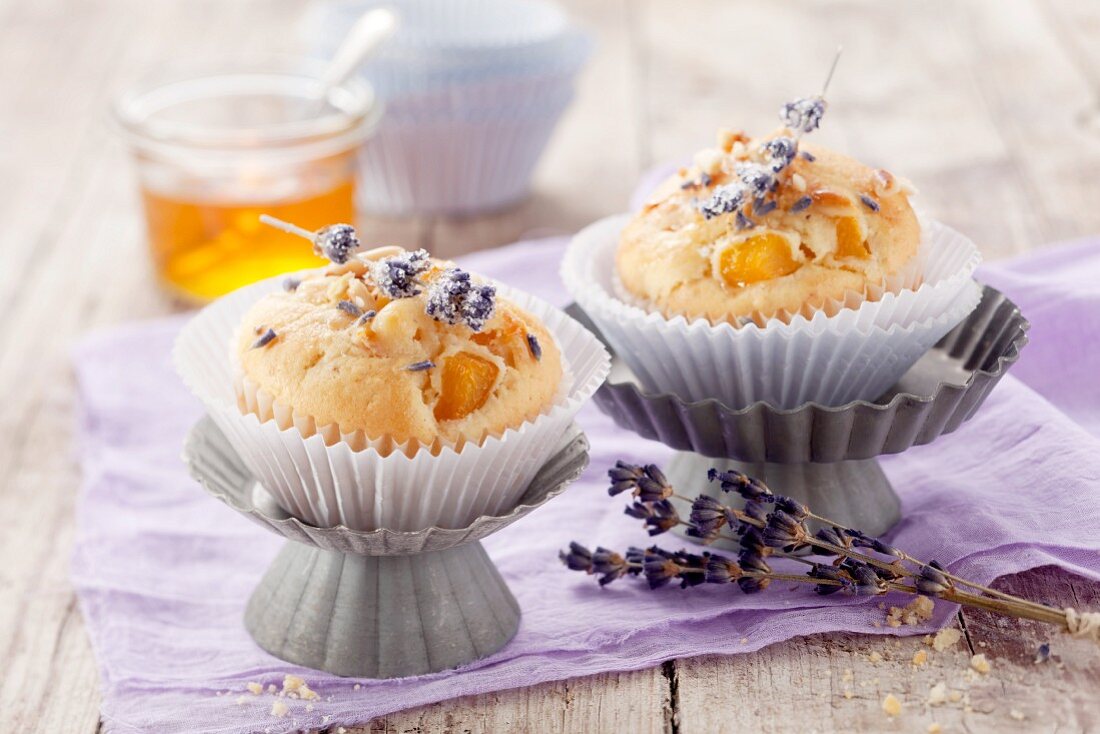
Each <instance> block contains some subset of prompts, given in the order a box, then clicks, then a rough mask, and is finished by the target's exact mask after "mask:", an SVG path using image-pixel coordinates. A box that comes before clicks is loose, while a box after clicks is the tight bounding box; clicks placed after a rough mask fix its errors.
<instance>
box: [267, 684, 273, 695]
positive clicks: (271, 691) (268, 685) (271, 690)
mask: <svg viewBox="0 0 1100 734" xmlns="http://www.w3.org/2000/svg"><path fill="white" fill-rule="evenodd" d="M267 692H268V693H274V692H275V684H274V683H268V684H267Z"/></svg>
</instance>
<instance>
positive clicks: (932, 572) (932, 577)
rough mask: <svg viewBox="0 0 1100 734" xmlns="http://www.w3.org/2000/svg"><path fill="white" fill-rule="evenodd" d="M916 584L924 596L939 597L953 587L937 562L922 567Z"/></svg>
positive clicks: (918, 590)
mask: <svg viewBox="0 0 1100 734" xmlns="http://www.w3.org/2000/svg"><path fill="white" fill-rule="evenodd" d="M915 584H916V587H917V592H918V593H920V594H923V595H924V596H939V595H940V594H942V593H943V592H945V591H947V589H948V588H950V586H951V582H950V581H949V580H948V578H947V576H945V575H944V574H943V566H941V565H940V564H938V563H936V562H935V561H932V562H931V563H928V564H926V565H924V566H921V568H920V574H919V575H918V576H917V578H916V580H915Z"/></svg>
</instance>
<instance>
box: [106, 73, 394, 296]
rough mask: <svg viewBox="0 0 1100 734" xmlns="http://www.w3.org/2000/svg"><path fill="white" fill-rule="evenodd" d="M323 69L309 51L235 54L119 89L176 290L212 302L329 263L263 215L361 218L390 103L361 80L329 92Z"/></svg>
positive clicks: (152, 236)
mask: <svg viewBox="0 0 1100 734" xmlns="http://www.w3.org/2000/svg"><path fill="white" fill-rule="evenodd" d="M322 72H323V67H322V66H320V65H319V64H315V63H312V62H307V61H289V60H269V61H265V62H260V63H256V62H251V63H247V64H245V63H237V64H225V65H219V67H217V68H216V70H211V71H205V72H204V71H197V72H191V73H187V74H175V75H172V76H168V77H162V78H160V79H154V80H151V81H150V82H147V83H145V84H141V85H138V86H137V87H135V88H133V89H132V90H130V91H129V92H127V93H126V94H124V95H122V96H121V97H120V98H119V99H118V101H117V103H116V105H115V116H116V119H117V121H118V122H119V124H120V125H121V127H122V129H123V130H124V131H125V133H126V138H127V140H128V142H129V144H130V148H131V150H132V153H133V157H134V161H135V165H136V170H137V178H138V183H139V186H140V189H141V199H142V203H143V205H144V209H145V219H146V224H147V231H148V239H149V248H150V252H151V255H152V259H153V262H154V265H155V268H156V272H157V274H158V275H159V276H160V278H161V279H162V280H163V281H164V283H166V284H167V285H168V286H169V287H170V288H171V289H172V290H174V291H176V292H177V293H180V294H183V295H184V296H186V297H188V298H190V299H192V300H198V301H205V300H209V299H212V298H216V297H217V296H220V295H223V294H225V293H228V292H230V291H232V290H235V289H236V288H239V287H240V286H242V285H246V284H248V283H251V282H254V281H256V280H260V279H262V278H266V277H270V276H274V275H278V274H280V273H285V272H289V271H294V270H301V269H304V268H310V267H315V266H317V265H319V264H321V263H322V262H323V261H322V260H321V259H320V258H318V257H317V256H315V255H314V254H313V252H312V247H311V244H310V243H309V242H308V241H306V240H304V239H302V238H300V237H295V236H294V235H290V234H287V233H285V232H282V231H279V230H277V229H273V228H271V227H268V226H266V225H263V224H261V223H260V221H259V217H260V215H261V214H270V215H272V216H274V217H277V218H279V219H283V220H285V221H288V222H292V223H294V224H297V225H298V226H300V227H304V228H305V229H308V230H315V229H319V228H320V227H323V226H325V225H328V224H333V223H336V222H348V223H353V224H354V222H355V203H354V202H355V187H356V179H355V177H356V156H357V154H358V151H359V148H360V146H361V145H362V144H363V142H364V141H365V140H366V139H367V137H368V136H369V135H370V134H371V133H372V132H373V130H374V128H375V127H376V125H377V122H378V119H379V117H380V116H381V105H380V104H379V103H377V102H376V100H375V97H374V94H373V92H372V90H371V88H370V86H369V85H368V84H367V83H366V82H363V81H361V80H350V81H348V82H345V83H344V84H343V85H341V86H339V87H337V88H336V89H334V90H332V92H331V93H330V94H329V95H328V97H327V98H326V99H323V100H322V99H321V98H320V88H321V83H320V79H321V74H322Z"/></svg>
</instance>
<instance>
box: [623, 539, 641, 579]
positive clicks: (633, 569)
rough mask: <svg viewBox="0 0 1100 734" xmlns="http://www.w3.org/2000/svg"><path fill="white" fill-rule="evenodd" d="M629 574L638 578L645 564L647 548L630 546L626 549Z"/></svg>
mask: <svg viewBox="0 0 1100 734" xmlns="http://www.w3.org/2000/svg"><path fill="white" fill-rule="evenodd" d="M626 562H627V573H629V574H632V575H634V576H637V575H638V574H640V573H642V565H643V564H644V563H645V548H638V547H636V546H630V547H629V548H627V549H626Z"/></svg>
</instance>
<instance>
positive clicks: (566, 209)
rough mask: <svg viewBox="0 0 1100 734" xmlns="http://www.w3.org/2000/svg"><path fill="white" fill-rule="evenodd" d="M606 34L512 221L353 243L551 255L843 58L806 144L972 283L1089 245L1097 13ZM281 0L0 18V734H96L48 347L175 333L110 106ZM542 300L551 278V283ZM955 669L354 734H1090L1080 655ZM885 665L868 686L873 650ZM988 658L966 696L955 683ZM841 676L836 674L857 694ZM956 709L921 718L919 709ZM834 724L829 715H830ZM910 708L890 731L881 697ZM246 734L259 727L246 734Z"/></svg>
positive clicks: (668, 692)
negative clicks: (1045, 251) (550, 239)
mask: <svg viewBox="0 0 1100 734" xmlns="http://www.w3.org/2000/svg"><path fill="white" fill-rule="evenodd" d="M565 4H566V5H567V6H568V8H569V10H570V12H571V13H572V14H573V15H574V16H575V17H576V18H577V19H578V20H579V21H580V22H581V23H583V24H585V25H587V26H588V27H589V28H591V29H592V30H593V31H595V32H596V33H597V34H598V36H599V45H598V49H597V52H596V55H595V57H594V58H593V60H592V62H591V64H590V65H589V68H588V69H587V70H586V72H585V74H584V76H583V78H582V79H581V81H580V84H579V86H578V93H577V100H576V103H575V104H574V106H573V107H572V108H571V109H570V111H569V112H568V113H567V115H566V117H565V119H564V120H563V121H562V124H561V125H560V127H559V129H558V130H557V132H556V134H555V136H554V138H553V140H552V141H551V145H550V148H549V150H548V151H547V154H546V156H545V159H544V160H543V162H542V164H541V166H540V168H539V170H538V173H537V175H536V179H535V184H534V191H533V195H532V197H531V198H530V199H529V200H528V201H527V202H525V203H524V204H522V205H520V206H518V207H515V208H513V209H510V210H508V211H503V212H499V213H495V214H491V215H487V216H479V217H473V218H467V219H462V220H449V219H422V220H386V219H380V218H372V217H365V218H364V220H363V222H362V224H363V226H364V229H365V230H366V231H367V232H368V233H369V236H370V237H371V238H372V239H378V240H384V241H388V242H393V243H395V244H403V245H415V246H424V247H428V248H430V249H433V250H434V251H436V252H437V253H439V254H441V255H443V256H453V255H457V254H460V253H462V252H467V251H470V250H472V249H477V248H481V247H488V246H494V245H499V244H502V243H505V242H509V241H512V240H515V239H518V238H521V237H527V236H534V235H540V234H554V233H567V232H570V231H573V230H575V229H576V228H578V227H580V226H582V225H584V224H586V223H587V222H589V221H591V220H593V219H596V218H598V217H600V216H603V215H606V214H609V213H613V212H615V211H619V210H622V209H623V208H624V207H625V206H626V201H627V198H628V196H629V193H630V191H631V190H632V188H633V186H634V183H635V181H636V180H637V178H638V176H639V174H640V173H641V172H642V171H644V170H645V169H646V168H647V167H649V166H651V165H653V164H655V163H658V162H662V161H666V160H674V159H677V158H679V157H682V156H686V155H688V154H690V152H691V151H692V150H694V149H696V148H698V147H700V146H702V145H706V144H709V142H710V140H711V139H712V136H713V134H714V130H715V129H716V128H717V127H719V126H720V125H731V126H739V127H745V128H748V129H751V130H767V129H769V128H770V127H771V126H772V125H773V124H774V123H775V117H774V115H775V110H776V108H777V107H778V105H779V104H780V103H782V102H783V101H784V100H785V99H787V98H788V97H789V96H791V95H792V94H803V93H808V92H813V91H815V90H816V88H817V86H818V85H819V84H820V79H821V75H822V73H823V71H824V67H825V65H826V64H827V62H828V59H829V58H830V56H831V54H832V51H833V49H834V48H835V47H836V45H837V44H838V43H842V44H843V45H844V47H845V55H844V59H843V61H842V65H841V68H840V71H839V73H838V76H837V79H836V81H835V82H834V86H833V88H832V90H831V92H830V99H831V103H832V107H831V109H830V112H829V116H828V118H827V121H826V125H825V128H824V129H823V130H822V131H821V140H822V142H825V143H827V144H832V145H836V146H838V147H841V148H843V149H846V150H848V151H850V152H851V153H852V154H854V155H856V156H858V157H861V158H864V159H866V160H868V161H870V162H873V163H875V164H878V165H884V166H887V167H889V168H891V169H893V170H895V171H897V172H900V173H904V174H905V175H907V176H908V177H909V178H911V179H913V180H914V182H915V183H916V184H917V185H918V187H919V188H920V189H921V191H922V194H923V196H922V203H923V206H924V207H925V208H926V209H927V210H928V211H929V212H930V213H932V214H933V215H935V216H937V217H939V218H941V219H943V220H944V221H946V222H947V223H948V224H951V225H953V226H955V227H957V228H958V229H960V230H963V231H965V232H967V233H968V234H970V235H971V236H972V237H973V238H974V239H975V240H976V241H977V242H979V244H980V246H981V247H982V249H983V252H984V253H985V255H986V256H987V257H990V258H993V257H999V256H1003V255H1008V254H1012V253H1017V252H1022V251H1024V250H1027V249H1030V248H1033V247H1036V246H1039V245H1041V244H1044V243H1046V242H1048V241H1051V240H1054V239H1060V238H1068V237H1075V236H1080V235H1084V234H1089V233H1095V232H1096V231H1098V230H1100V207H1097V206H1096V195H1095V187H1094V186H1093V185H1092V184H1091V180H1090V174H1091V173H1092V172H1093V171H1095V170H1097V169H1098V168H1100V45H1098V44H1097V43H1096V40H1095V39H1096V38H1097V36H1098V34H1100V7H1097V6H1096V5H1095V4H1091V3H1082V2H1078V1H1077V0H1017V1H1016V2H1013V3H991V2H984V1H983V0H966V1H965V2H949V1H948V0H928V1H921V2H917V0H900V1H896V2H891V3H873V2H869V1H867V0H827V1H826V2H812V1H811V0H799V1H798V2H788V3H760V2H750V1H748V0H681V1H680V2H677V3H669V2H662V1H661V0H601V1H600V2H591V1H589V2H584V1H582V0H568V2H566V3H565ZM305 7H306V4H305V2H303V1H301V0H274V1H264V0H236V1H235V2H231V3H226V2H220V1H218V0H191V1H190V2H187V3H169V2H155V3H154V2H144V1H142V0H89V1H88V2H72V1H66V0H35V2H27V1H25V0H24V1H22V2H20V1H19V0H0V69H3V70H4V72H3V73H2V74H0V100H2V101H3V104H2V105H0V130H3V138H2V141H3V142H2V143H0V182H2V183H0V187H2V190H3V196H0V222H3V227H2V228H0V258H2V259H0V263H2V265H0V312H2V313H4V318H3V319H0V394H2V395H3V396H4V403H3V407H2V408H0V431H2V432H3V435H4V436H6V440H5V441H2V442H0V476H2V477H4V479H3V481H2V482H0V516H3V517H6V518H15V519H16V520H15V522H14V523H9V525H8V527H7V531H6V532H5V533H4V534H2V535H0V557H2V558H4V559H5V561H6V562H5V563H3V564H0V661H2V662H3V664H4V666H3V667H4V675H3V676H0V731H13V732H15V731H18V732H24V731H43V732H74V733H78V734H91V733H92V732H95V731H96V730H97V725H98V713H97V712H98V704H99V697H98V692H97V676H96V672H95V663H94V659H93V657H92V652H91V649H90V647H89V645H88V642H87V637H86V634H85V632H84V630H83V627H82V622H81V619H80V615H79V611H78V609H77V606H76V603H75V598H74V596H73V593H72V589H71V587H70V585H69V582H68V556H69V552H70V549H71V546H72V540H73V532H74V531H73V527H74V526H73V521H72V517H73V513H74V511H75V509H74V496H75V489H76V487H77V484H78V481H79V476H78V472H77V470H76V467H75V464H74V462H73V460H72V458H71V454H70V453H69V452H68V450H67V447H68V446H69V444H70V439H71V437H72V425H73V421H74V419H75V416H74V414H73V406H74V386H73V384H72V379H71V376H70V373H69V367H68V350H69V348H70V347H71V345H72V344H73V342H74V340H75V339H77V338H78V337H79V335H80V334H82V333H84V332H86V331H88V330H89V329H92V328H95V327H99V326H103V325H109V324H113V323H118V322H122V321H127V320H132V319H137V318H148V317H152V316H156V315H159V314H163V313H168V312H170V311H173V310H175V309H177V308H178V307H177V306H176V305H175V304H174V303H173V302H172V300H171V299H170V298H169V297H167V296H165V295H164V294H163V293H162V292H161V291H160V290H159V289H158V288H157V287H156V285H155V281H154V279H153V278H152V276H151V273H150V272H149V268H148V265H147V260H146V258H145V257H144V244H143V241H142V231H141V219H140V216H139V213H138V211H137V208H136V201H135V196H134V187H133V182H132V179H131V177H130V171H129V168H128V161H127V160H126V151H125V150H124V147H123V146H122V144H121V143H120V141H119V140H118V139H117V138H116V137H115V135H114V134H113V131H112V130H111V128H110V126H109V124H108V122H107V116H106V109H105V108H106V103H107V100H108V99H109V98H110V96H111V95H112V94H113V93H115V92H117V91H118V90H120V89H121V88H123V87H124V86H125V85H126V84H127V83H129V82H131V81H133V80H134V79H135V78H136V77H138V76H140V75H141V74H142V73H144V72H148V71H151V70H152V69H154V68H155V67H156V66H157V65H158V64H159V63H160V62H161V61H163V60H166V59H173V58H185V57H189V56H190V57H193V58H203V57H209V56H215V55H219V54H221V53H223V52H225V51H227V50H230V49H233V50H238V51H243V52H248V51H252V52H267V51H280V50H292V49H293V48H294V46H295V39H296V36H295V32H294V29H295V27H296V23H297V21H298V18H299V17H300V14H301V13H302V12H303V10H304V9H305ZM548 277H551V275H550V274H548ZM1001 584H1002V586H1003V587H1004V588H1005V589H1008V590H1013V591H1016V592H1018V593H1022V594H1024V595H1030V596H1041V597H1043V598H1046V599H1050V600H1052V601H1055V602H1056V603H1072V604H1075V605H1079V606H1083V607H1090V606H1091V607H1093V608H1096V607H1098V606H1100V585H1098V584H1092V583H1086V582H1083V581H1081V580H1080V579H1077V578H1074V577H1072V576H1070V575H1068V574H1065V573H1054V574H1052V573H1050V572H1032V573H1028V574H1023V575H1021V576H1018V577H1015V578H1012V579H1007V580H1003V581H1002V582H1001ZM958 624H960V625H962V626H963V627H964V628H965V632H966V636H965V638H964V640H963V641H962V642H960V643H959V646H958V647H957V648H956V649H954V650H950V651H946V652H944V653H932V659H931V662H930V663H929V664H928V665H926V666H923V667H914V666H912V665H911V664H910V662H909V661H910V660H911V659H912V656H913V654H914V653H915V652H916V651H917V650H920V649H926V648H925V647H924V645H923V643H922V642H921V641H920V640H919V639H901V640H893V639H882V638H873V637H864V636H855V635H817V636H812V637H805V638H796V639H794V640H790V641H788V642H785V643H782V644H778V645H773V646H771V647H769V648H765V649H764V650H761V651H758V652H756V653H752V654H747V655H738V656H731V657H700V658H692V659H686V660H679V661H671V662H669V663H666V664H665V665H663V666H661V667H659V668H654V669H652V670H644V671H638V672H633V673H608V674H602V675H596V676H590V677H586V678H579V679H575V680H570V681H561V682H557V683H550V684H546V685H539V686H533V687H531V688H528V689H521V690H513V691H503V692H499V693H494V694H486V695H482V696H473V697H468V698H462V699H456V700H453V701H446V702H442V703H439V704H435V705H432V706H425V707H421V708H418V709H414V710H410V711H404V712H401V713H397V714H393V715H390V716H386V717H382V718H380V719H378V720H376V721H375V722H373V723H372V724H371V725H370V726H369V727H366V728H364V729H362V730H361V731H385V732H406V731H418V732H421V731H423V732H427V731H470V732H475V731H531V732H535V731H548V730H557V731H585V732H589V731H591V732H596V731H608V732H623V731H640V732H653V731H667V732H683V733H685V734H686V733H688V732H711V731H743V730H754V731H762V732H772V731H775V732H781V731H790V730H800V731H821V732H830V731H852V730H866V731H907V732H909V731H911V732H924V731H926V729H927V727H928V725H929V724H930V723H932V722H938V723H940V724H942V725H943V727H944V729H945V731H966V730H969V731H990V730H997V731H1010V732H1011V731H1021V732H1023V731H1059V732H1066V731H1068V732H1074V731H1081V732H1084V731H1089V730H1092V729H1095V728H1096V727H1097V726H1100V724H1098V719H1100V701H1098V700H1097V697H1096V696H1095V694H1094V691H1095V690H1097V686H1098V684H1100V663H1097V657H1096V655H1095V651H1093V650H1090V649H1089V648H1088V647H1087V646H1085V645H1084V643H1078V642H1073V641H1069V640H1066V639H1065V638H1061V637H1059V638H1056V639H1054V640H1051V642H1052V645H1053V650H1054V656H1053V657H1052V659H1051V661H1049V662H1048V663H1045V664H1041V665H1036V664H1034V663H1033V662H1032V660H1033V657H1034V651H1035V648H1036V647H1037V646H1038V645H1039V644H1040V643H1041V642H1042V641H1045V640H1047V639H1048V631H1047V630H1046V629H1044V628H1042V627H1041V626H1038V625H1034V624H1030V623H1016V622H1011V621H1006V620H1003V619H999V618H993V617H990V616H989V615H985V614H981V613H969V612H967V613H965V614H962V615H960V616H959V617H958ZM875 652H877V653H878V654H879V655H881V656H883V658H884V660H883V661H882V662H872V660H871V656H872V653H875ZM974 652H983V653H985V654H987V655H989V657H990V658H991V659H992V660H993V671H992V672H991V673H990V675H989V676H988V677H978V678H976V679H975V680H968V679H967V674H966V673H965V670H966V664H967V661H968V660H969V656H970V655H971V654H972V653H974ZM846 671H851V674H850V676H849V674H848V673H847V672H846ZM940 681H946V682H947V683H948V684H949V685H951V686H952V687H956V686H957V687H958V688H959V689H960V690H962V689H966V691H967V694H968V696H969V699H968V700H969V706H970V709H971V710H969V711H968V710H966V706H965V705H964V704H962V703H960V704H957V705H952V704H946V705H944V706H937V707H931V708H930V707H927V706H926V705H925V704H924V702H925V701H926V699H927V692H928V688H929V687H931V686H932V685H934V684H935V683H937V682H940ZM846 691H848V692H850V693H851V697H850V698H849V697H845V692H846ZM887 693H894V694H895V695H896V696H898V697H899V698H900V699H901V700H902V701H903V704H904V713H903V715H902V716H901V717H899V718H898V719H896V720H891V719H889V718H888V717H886V716H885V714H884V713H883V712H882V709H881V700H882V697H883V696H885V695H886V694H887ZM262 723H263V722H258V723H257V725H258V726H261V725H262Z"/></svg>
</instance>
